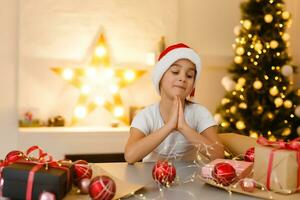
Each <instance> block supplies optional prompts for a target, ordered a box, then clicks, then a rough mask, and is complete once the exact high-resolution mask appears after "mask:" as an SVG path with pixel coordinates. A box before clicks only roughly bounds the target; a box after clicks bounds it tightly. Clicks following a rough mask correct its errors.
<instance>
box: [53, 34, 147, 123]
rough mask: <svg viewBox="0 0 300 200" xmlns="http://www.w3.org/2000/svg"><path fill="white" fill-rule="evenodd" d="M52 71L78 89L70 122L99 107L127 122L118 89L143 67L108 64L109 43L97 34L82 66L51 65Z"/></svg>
mask: <svg viewBox="0 0 300 200" xmlns="http://www.w3.org/2000/svg"><path fill="white" fill-rule="evenodd" d="M51 70H52V71H53V72H54V73H56V74H58V75H59V76H61V77H62V78H63V79H64V80H65V81H67V82H68V83H69V84H71V85H73V86H75V87H76V88H77V89H78V90H79V97H78V99H77V103H76V106H75V108H74V110H73V115H72V121H71V125H75V124H77V123H78V122H79V121H80V120H83V119H84V118H85V117H87V116H88V115H89V114H90V113H91V112H93V111H94V110H95V109H97V108H98V107H103V108H105V109H106V110H108V112H109V113H111V114H112V115H113V117H114V119H117V120H119V121H122V122H124V123H125V124H126V125H128V124H129V118H128V117H127V115H126V112H125V105H124V104H123V101H122V98H121V95H120V90H121V89H123V88H126V87H127V86H128V85H129V84H132V83H133V82H134V81H136V80H137V79H138V78H139V77H141V76H142V75H143V74H144V73H145V72H146V70H139V69H130V68H123V67H122V68H116V67H113V66H111V64H110V58H109V51H108V46H107V44H106V40H105V38H104V35H103V34H100V36H99V38H98V40H97V43H96V45H95V47H94V49H93V52H92V55H91V58H90V60H89V63H88V64H87V65H86V66H85V67H77V68H63V67H53V68H52V69H51Z"/></svg>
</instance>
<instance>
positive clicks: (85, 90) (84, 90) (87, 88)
mask: <svg viewBox="0 0 300 200" xmlns="http://www.w3.org/2000/svg"><path fill="white" fill-rule="evenodd" d="M80 91H81V92H82V93H83V94H88V93H90V91H91V87H90V86H88V85H83V86H81V88H80Z"/></svg>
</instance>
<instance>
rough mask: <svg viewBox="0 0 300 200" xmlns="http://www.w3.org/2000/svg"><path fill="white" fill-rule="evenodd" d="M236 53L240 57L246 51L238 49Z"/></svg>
mask: <svg viewBox="0 0 300 200" xmlns="http://www.w3.org/2000/svg"><path fill="white" fill-rule="evenodd" d="M235 53H236V54H237V55H239V56H241V55H243V54H244V53H245V49H244V48H243V47H238V48H237V49H236V51H235Z"/></svg>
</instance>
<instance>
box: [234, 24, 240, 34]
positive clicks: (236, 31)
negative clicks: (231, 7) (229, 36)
mask: <svg viewBox="0 0 300 200" xmlns="http://www.w3.org/2000/svg"><path fill="white" fill-rule="evenodd" d="M240 31H241V27H240V26H235V27H234V29H233V33H234V34H235V35H239V34H240Z"/></svg>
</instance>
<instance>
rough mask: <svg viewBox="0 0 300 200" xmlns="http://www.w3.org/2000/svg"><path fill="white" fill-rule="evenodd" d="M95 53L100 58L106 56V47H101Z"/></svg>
mask: <svg viewBox="0 0 300 200" xmlns="http://www.w3.org/2000/svg"><path fill="white" fill-rule="evenodd" d="M95 53H96V55H97V56H98V57H103V56H104V55H105V54H106V48H105V47H104V46H99V47H97V48H96V50H95Z"/></svg>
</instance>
